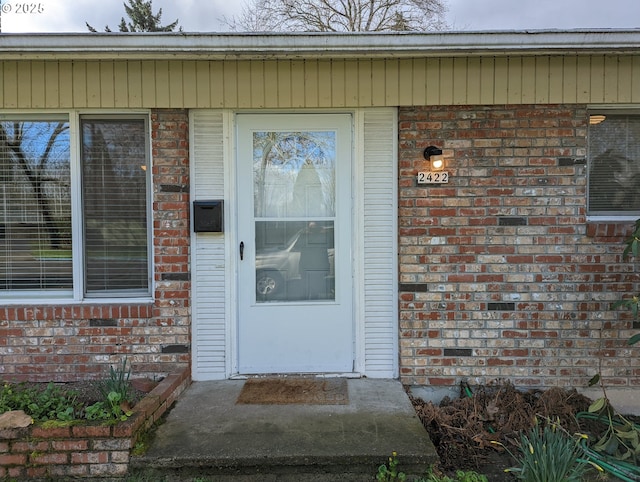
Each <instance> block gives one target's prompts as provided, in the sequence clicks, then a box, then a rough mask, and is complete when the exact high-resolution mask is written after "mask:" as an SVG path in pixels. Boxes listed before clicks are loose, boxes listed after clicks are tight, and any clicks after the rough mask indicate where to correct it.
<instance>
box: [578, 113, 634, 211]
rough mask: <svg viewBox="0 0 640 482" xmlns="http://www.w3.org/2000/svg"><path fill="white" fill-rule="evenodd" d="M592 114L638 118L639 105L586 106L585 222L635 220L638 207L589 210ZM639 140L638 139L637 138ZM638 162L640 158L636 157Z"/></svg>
mask: <svg viewBox="0 0 640 482" xmlns="http://www.w3.org/2000/svg"><path fill="white" fill-rule="evenodd" d="M593 115H605V116H606V115H612V116H616V115H617V116H638V119H639V120H640V106H636V105H590V106H588V107H587V115H586V118H587V125H586V128H587V129H586V141H587V142H586V159H587V162H586V173H585V175H586V181H587V182H586V205H585V212H586V220H587V222H628V221H635V220H637V219H638V218H640V208H639V209H638V210H637V211H619V212H617V213H616V212H598V213H597V214H591V212H590V211H589V204H590V196H591V192H590V191H591V166H592V156H591V142H590V129H591V127H590V122H589V121H590V119H591V116H593ZM639 142H640V140H639ZM638 162H640V159H638Z"/></svg>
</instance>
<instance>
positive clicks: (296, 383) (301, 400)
mask: <svg viewBox="0 0 640 482" xmlns="http://www.w3.org/2000/svg"><path fill="white" fill-rule="evenodd" d="M236 403H240V404H254V405H287V404H307V405H346V404H348V403H349V391H348V389H347V380H345V379H344V378H321V379H314V378H250V379H249V380H247V381H246V382H245V384H244V386H243V387H242V391H241V392H240V395H239V396H238V399H237V400H236Z"/></svg>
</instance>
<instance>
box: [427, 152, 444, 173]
mask: <svg viewBox="0 0 640 482" xmlns="http://www.w3.org/2000/svg"><path fill="white" fill-rule="evenodd" d="M424 158H425V159H426V160H427V161H429V162H430V163H431V170H432V171H442V170H443V169H444V156H443V155H442V149H439V148H437V147H436V146H429V147H427V148H426V149H425V150H424Z"/></svg>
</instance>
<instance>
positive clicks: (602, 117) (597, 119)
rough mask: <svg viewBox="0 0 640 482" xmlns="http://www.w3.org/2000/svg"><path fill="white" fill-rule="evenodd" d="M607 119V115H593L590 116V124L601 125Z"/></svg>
mask: <svg viewBox="0 0 640 482" xmlns="http://www.w3.org/2000/svg"><path fill="white" fill-rule="evenodd" d="M606 118H607V116H606V115H602V114H591V115H590V116H589V124H591V125H592V126H593V125H596V124H600V122H603V121H604V120H605V119H606Z"/></svg>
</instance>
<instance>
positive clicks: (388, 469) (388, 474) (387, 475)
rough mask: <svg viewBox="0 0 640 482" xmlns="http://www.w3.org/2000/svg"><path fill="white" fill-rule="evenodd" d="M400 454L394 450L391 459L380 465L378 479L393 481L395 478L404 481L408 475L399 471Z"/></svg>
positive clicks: (383, 481)
mask: <svg viewBox="0 0 640 482" xmlns="http://www.w3.org/2000/svg"><path fill="white" fill-rule="evenodd" d="M399 463H400V462H399V461H398V454H397V453H396V452H393V453H392V454H391V457H389V461H388V462H387V463H386V464H382V465H381V466H380V467H378V473H377V474H376V480H377V481H378V482H391V481H394V480H398V481H403V480H406V478H407V476H406V474H405V473H404V472H399V471H398V464H399Z"/></svg>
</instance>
